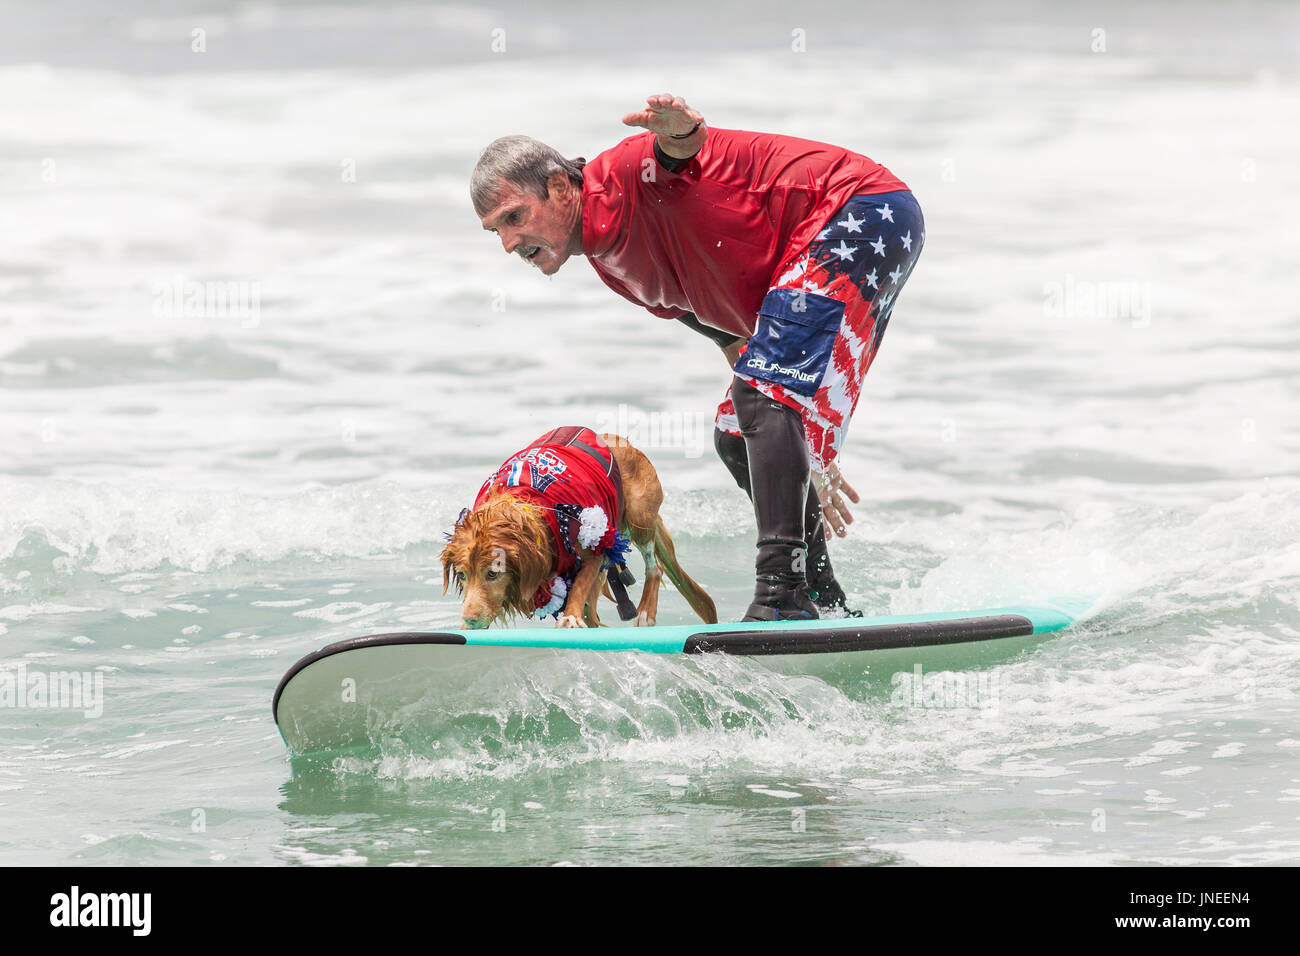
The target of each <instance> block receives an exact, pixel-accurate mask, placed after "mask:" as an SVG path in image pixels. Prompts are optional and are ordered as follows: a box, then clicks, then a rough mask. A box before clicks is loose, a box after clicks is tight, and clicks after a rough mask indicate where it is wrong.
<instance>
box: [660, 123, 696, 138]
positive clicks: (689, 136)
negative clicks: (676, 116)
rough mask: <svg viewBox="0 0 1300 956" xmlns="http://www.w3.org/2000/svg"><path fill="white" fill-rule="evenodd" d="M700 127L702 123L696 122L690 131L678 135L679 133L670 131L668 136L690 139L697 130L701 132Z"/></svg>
mask: <svg viewBox="0 0 1300 956" xmlns="http://www.w3.org/2000/svg"><path fill="white" fill-rule="evenodd" d="M699 129H700V124H699V123H696V124H695V125H694V126H692V127H691V131H690V132H689V133H682V134H681V135H678V134H677V133H669V134H668V138H669V139H690V138H691V137H692V136H694V135H695V134H696V133H697V132H699Z"/></svg>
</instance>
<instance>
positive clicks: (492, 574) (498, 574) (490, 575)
mask: <svg viewBox="0 0 1300 956" xmlns="http://www.w3.org/2000/svg"><path fill="white" fill-rule="evenodd" d="M483 577H485V578H487V579H488V580H489V581H495V580H496V579H497V578H499V577H501V572H500V571H488V572H487V573H486V574H484V575H483Z"/></svg>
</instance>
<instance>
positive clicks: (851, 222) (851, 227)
mask: <svg viewBox="0 0 1300 956" xmlns="http://www.w3.org/2000/svg"><path fill="white" fill-rule="evenodd" d="M847 216H848V218H847V219H841V220H840V221H839V222H837V223H836V224H835V225H837V226H843V227H844V229H845V231H847V232H861V231H862V224H863V223H864V222H866V221H867V217H866V216H863V217H862V218H861V219H854V218H853V213H847Z"/></svg>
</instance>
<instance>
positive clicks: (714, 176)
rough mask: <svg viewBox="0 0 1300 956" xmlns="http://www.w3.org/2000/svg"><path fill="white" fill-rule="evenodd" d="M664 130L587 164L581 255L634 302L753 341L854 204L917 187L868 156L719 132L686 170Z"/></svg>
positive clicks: (814, 144) (663, 315)
mask: <svg viewBox="0 0 1300 956" xmlns="http://www.w3.org/2000/svg"><path fill="white" fill-rule="evenodd" d="M654 141H655V134H654V133H650V132H646V133H642V134H640V135H637V136H630V137H628V138H627V139H625V140H623V141H622V142H621V143H619V144H618V145H617V146H615V147H613V148H612V149H607V150H605V152H603V153H601V154H600V155H598V156H597V157H596V158H595V159H593V160H592V161H591V162H589V163H587V165H586V166H585V167H584V168H583V184H582V249H583V252H584V253H585V254H586V256H587V258H588V259H589V260H590V262H591V264H592V266H593V267H594V268H595V270H596V274H597V275H599V276H600V278H601V279H602V280H603V281H604V282H605V284H606V285H608V286H609V287H610V288H611V289H613V290H614V291H615V292H617V293H618V294H619V295H621V296H623V297H624V298H627V299H629V300H630V301H632V302H634V303H636V304H637V305H640V306H644V307H645V308H647V309H649V310H650V312H652V313H653V314H655V315H657V316H659V317H661V318H665V319H676V318H678V317H679V316H681V315H683V314H685V313H686V312H694V313H695V314H696V315H697V316H698V317H699V319H700V321H701V322H703V323H705V324H706V325H710V326H713V327H714V328H718V329H723V330H724V331H727V332H730V333H732V334H733V335H738V336H741V337H743V338H749V336H751V335H752V334H753V333H754V325H755V320H756V315H757V313H758V308H759V305H760V304H761V303H762V301H763V296H764V295H766V294H767V290H768V289H769V288H771V287H772V285H773V284H774V282H775V280H776V275H775V273H776V270H777V269H778V268H779V267H780V266H781V265H782V264H784V263H786V262H788V261H790V260H792V259H793V258H794V257H795V256H796V255H797V254H799V253H801V252H802V251H803V249H804V247H805V246H807V245H808V243H809V242H810V241H812V239H813V238H814V237H815V236H816V235H817V233H818V232H820V231H821V230H822V229H823V228H825V224H826V222H827V220H828V219H829V218H830V217H831V215H833V214H834V213H835V212H836V211H837V210H838V209H839V208H840V207H841V206H843V205H844V204H845V203H846V202H847V201H848V200H849V198H850V197H851V196H861V195H873V194H876V193H887V192H893V191H895V190H899V189H907V186H906V184H904V183H903V182H902V181H901V180H899V179H897V178H896V177H895V176H894V175H893V173H891V172H890V171H889V170H888V169H886V168H885V167H884V166H881V165H880V164H879V163H875V162H872V161H871V160H870V159H868V158H867V157H865V156H862V155H860V154H858V153H853V152H850V151H849V150H846V149H841V148H840V147H838V146H829V145H827V144H826V143H817V142H813V141H812V140H806V139H796V138H794V137H792V136H777V135H774V134H771V133H750V132H746V131H744V130H728V129H713V128H710V129H709V131H708V138H707V139H706V141H705V143H704V146H703V148H702V149H701V150H700V151H699V153H697V154H696V155H695V156H694V157H693V158H692V159H691V160H690V161H689V162H687V163H686V164H685V166H683V167H682V168H681V169H679V170H678V171H677V172H670V171H668V170H666V169H664V167H663V166H661V165H660V164H659V163H658V162H657V161H656V160H655V156H654Z"/></svg>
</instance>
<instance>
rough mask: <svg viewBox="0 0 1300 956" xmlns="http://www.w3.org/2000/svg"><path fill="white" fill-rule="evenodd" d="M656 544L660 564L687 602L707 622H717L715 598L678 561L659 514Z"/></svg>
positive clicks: (656, 526)
mask: <svg viewBox="0 0 1300 956" xmlns="http://www.w3.org/2000/svg"><path fill="white" fill-rule="evenodd" d="M654 546H655V557H656V558H657V559H658V561H659V566H660V567H661V568H663V569H664V574H666V575H668V580H669V581H671V582H672V583H673V587H675V588H676V589H677V592H678V593H679V594H680V595H681V596H682V597H684V598H686V603H687V604H689V605H690V606H691V610H693V611H694V612H695V613H696V614H698V615H699V616H700V617H701V618H702V619H703V621H704V623H705V624H717V623H718V609H717V608H716V607H715V606H714V604H713V598H711V597H709V595H708V592H706V591H705V590H704V588H702V587H700V586H699V585H698V584H696V583H695V580H694V579H693V578H692V577H691V576H690V575H689V574H687V573H686V572H685V571H683V570H682V566H681V565H680V564H678V563H677V552H676V550H675V549H674V548H673V539H672V538H671V537H669V535H668V529H667V528H665V527H664V523H663V519H662V518H660V517H659V516H658V515H655V542H654Z"/></svg>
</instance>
